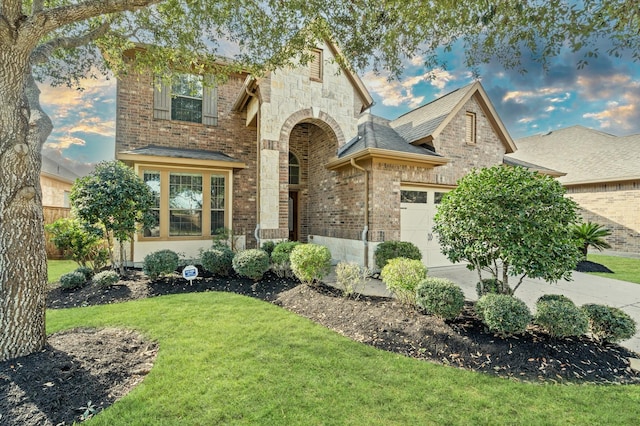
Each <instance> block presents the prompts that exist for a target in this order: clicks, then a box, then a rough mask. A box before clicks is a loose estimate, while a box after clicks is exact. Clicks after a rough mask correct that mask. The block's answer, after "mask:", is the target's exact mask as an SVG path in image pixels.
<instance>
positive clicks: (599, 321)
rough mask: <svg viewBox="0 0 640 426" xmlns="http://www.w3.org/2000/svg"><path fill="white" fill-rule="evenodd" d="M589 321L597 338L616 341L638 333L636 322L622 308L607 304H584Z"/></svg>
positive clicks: (583, 307) (590, 327) (590, 329)
mask: <svg viewBox="0 0 640 426" xmlns="http://www.w3.org/2000/svg"><path fill="white" fill-rule="evenodd" d="M581 309H582V311H583V312H584V313H585V314H586V316H587V318H588V321H589V331H590V332H591V335H592V336H593V337H595V338H596V339H599V340H602V341H605V342H611V343H616V342H620V341H622V340H626V339H630V338H631V337H633V335H635V334H636V322H635V321H634V320H633V318H631V317H630V316H629V315H628V314H627V313H626V312H624V311H623V310H621V309H618V308H614V307H611V306H606V305H598V304H586V305H582V308H581Z"/></svg>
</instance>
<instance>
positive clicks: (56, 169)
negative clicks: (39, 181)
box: [40, 155, 80, 183]
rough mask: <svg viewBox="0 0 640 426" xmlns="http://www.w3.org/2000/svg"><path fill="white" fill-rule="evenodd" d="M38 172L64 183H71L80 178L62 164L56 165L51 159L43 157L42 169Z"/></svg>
mask: <svg viewBox="0 0 640 426" xmlns="http://www.w3.org/2000/svg"><path fill="white" fill-rule="evenodd" d="M40 172H41V173H42V174H43V175H47V176H50V177H53V178H57V179H59V180H63V181H65V182H69V183H73V182H75V180H76V179H78V178H79V177H80V175H78V174H77V173H76V172H73V171H71V170H69V169H67V168H66V167H65V166H63V165H62V164H60V163H58V162H57V161H56V160H54V159H53V158H49V157H47V156H45V155H43V156H42V167H41V169H40Z"/></svg>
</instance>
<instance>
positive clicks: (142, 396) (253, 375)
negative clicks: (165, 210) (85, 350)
mask: <svg viewBox="0 0 640 426" xmlns="http://www.w3.org/2000/svg"><path fill="white" fill-rule="evenodd" d="M86 326H93V327H104V326H117V327H127V328H132V329H136V330H139V331H141V332H142V333H144V334H145V335H146V336H147V337H149V338H151V339H154V340H156V341H157V342H158V343H159V352H158V357H157V359H156V363H155V365H154V367H153V369H152V370H151V372H150V373H149V374H148V376H147V377H146V378H145V380H144V381H143V383H142V384H140V385H139V386H138V387H137V388H135V389H134V390H133V391H132V392H131V393H130V394H129V395H127V396H125V397H124V398H123V399H122V400H120V401H119V402H117V403H116V404H114V405H113V406H112V407H111V408H109V409H107V410H106V411H104V412H102V413H101V414H99V415H98V416H97V417H95V418H94V419H92V420H90V421H89V422H88V424H96V425H102V424H104V425H112V424H135V425H147V424H148V425H175V424H183V425H196V424H203V425H204V424H269V425H279V424H283V425H284V424H286V425H291V424H304V425H307V424H318V425H319V424H323V425H325V424H326V425H329V424H335V425H343V424H366V425H371V424H381V425H382V424H383V425H394V424H397V425H404V424H507V423H508V424H550V423H554V424H635V423H636V422H637V418H638V416H640V404H639V403H640V388H639V387H637V386H628V385H626V386H621V385H618V386H602V385H600V386H594V385H569V386H568V385H548V384H546V385H541V384H528V383H519V382H513V381H511V380H508V379H502V378H497V377H492V376H489V375H485V374H480V373H474V372H469V371H464V370H460V369H456V368H452V367H444V366H440V365H436V364H433V363H430V362H425V361H420V360H416V359H412V358H407V357H405V356H401V355H398V354H394V353H389V352H384V351H381V350H377V349H375V348H373V347H371V346H368V345H363V344H360V343H357V342H354V341H352V340H349V339H347V338H345V337H342V336H340V335H338V334H337V333H335V332H333V331H330V330H328V329H326V328H324V327H322V326H320V325H318V324H315V323H313V322H312V321H310V320H308V319H305V318H301V317H299V316H297V315H296V314H293V313H291V312H288V311H285V310H284V309H282V308H279V307H277V306H275V305H272V304H270V303H266V302H263V301H259V300H256V299H252V298H248V297H244V296H239V295H235V294H230V293H222V292H208V293H191V294H181V295H172V296H162V297H154V298H149V299H144V300H139V301H133V302H127V303H119V304H112V305H102V306H90V307H84V308H74V309H62V310H48V311H47V328H48V332H50V333H51V332H55V331H58V330H62V329H67V328H71V327H86ZM96 356H99V354H96Z"/></svg>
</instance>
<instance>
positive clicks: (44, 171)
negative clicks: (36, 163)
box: [40, 155, 80, 208]
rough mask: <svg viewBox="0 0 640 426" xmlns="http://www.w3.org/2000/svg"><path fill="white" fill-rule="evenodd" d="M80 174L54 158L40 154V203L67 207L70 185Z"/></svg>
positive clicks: (46, 205)
mask: <svg viewBox="0 0 640 426" xmlns="http://www.w3.org/2000/svg"><path fill="white" fill-rule="evenodd" d="M79 177H80V176H79V175H78V174H77V173H75V172H73V171H71V170H69V169H68V168H66V167H64V166H63V165H61V164H60V163H59V162H57V161H56V160H54V159H52V158H50V157H47V156H46V155H43V156H42V168H41V170H40V188H41V189H42V205H43V206H45V207H67V208H68V207H69V206H70V204H69V194H70V193H71V187H72V186H73V183H74V182H75V180H76V179H77V178H79Z"/></svg>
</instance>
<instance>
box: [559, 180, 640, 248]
mask: <svg viewBox="0 0 640 426" xmlns="http://www.w3.org/2000/svg"><path fill="white" fill-rule="evenodd" d="M567 195H568V196H569V197H571V198H572V199H573V200H574V201H575V202H576V203H578V205H579V206H580V213H581V215H582V218H583V220H584V221H585V222H586V221H591V222H594V223H597V224H599V225H602V226H605V227H606V228H608V229H610V230H611V231H612V234H611V236H609V237H607V238H606V240H607V242H608V243H609V244H611V249H612V250H614V251H619V252H627V253H640V213H639V212H640V202H639V201H638V200H640V181H636V182H626V183H611V184H598V185H580V186H570V187H568V188H567Z"/></svg>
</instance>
